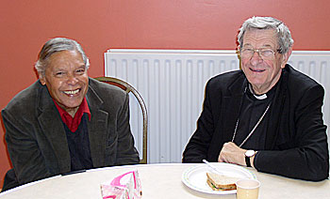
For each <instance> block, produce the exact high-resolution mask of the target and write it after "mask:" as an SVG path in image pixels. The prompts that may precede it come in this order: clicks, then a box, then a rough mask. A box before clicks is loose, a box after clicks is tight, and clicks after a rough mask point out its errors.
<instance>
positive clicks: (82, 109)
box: [53, 97, 91, 132]
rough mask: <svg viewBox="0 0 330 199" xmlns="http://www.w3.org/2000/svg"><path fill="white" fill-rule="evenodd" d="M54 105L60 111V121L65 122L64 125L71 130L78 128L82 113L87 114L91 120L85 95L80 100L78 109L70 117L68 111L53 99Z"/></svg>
mask: <svg viewBox="0 0 330 199" xmlns="http://www.w3.org/2000/svg"><path fill="white" fill-rule="evenodd" d="M53 101H54V103H55V106H56V108H57V110H58V112H59V113H60V116H61V119H62V121H63V122H64V123H65V124H66V126H67V127H68V128H69V129H70V130H71V131H72V132H75V131H76V130H77V129H78V126H79V124H80V122H81V118H82V116H83V115H84V113H87V114H88V118H89V120H91V112H90V110H89V106H88V103H87V100H86V97H84V99H83V101H82V102H81V104H80V106H79V108H78V111H77V112H76V114H75V115H74V117H72V116H71V115H70V114H69V113H67V112H66V111H65V110H64V109H63V108H62V107H60V106H59V105H58V104H57V102H56V101H55V100H54V99H53Z"/></svg>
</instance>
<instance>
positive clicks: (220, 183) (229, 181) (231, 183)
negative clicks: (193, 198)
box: [206, 172, 239, 191]
mask: <svg viewBox="0 0 330 199" xmlns="http://www.w3.org/2000/svg"><path fill="white" fill-rule="evenodd" d="M206 176H207V180H206V182H207V184H208V185H209V186H210V187H211V188H212V189H213V190H214V191H229V190H236V184H235V183H236V182H237V181H238V180H239V178H235V177H230V176H225V175H219V174H216V173H210V172H206Z"/></svg>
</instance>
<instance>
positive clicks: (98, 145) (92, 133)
mask: <svg viewBox="0 0 330 199" xmlns="http://www.w3.org/2000/svg"><path fill="white" fill-rule="evenodd" d="M86 98H87V102H88V105H89V109H90V111H91V120H90V121H88V134H89V142H90V150H91V157H92V161H93V166H94V167H101V166H104V165H105V151H106V146H107V143H106V141H107V125H108V124H107V122H108V113H107V112H106V111H103V110H101V106H102V104H103V100H102V99H101V98H100V97H99V96H98V95H97V93H96V92H95V90H94V89H93V87H91V86H89V88H88V93H87V96H86Z"/></svg>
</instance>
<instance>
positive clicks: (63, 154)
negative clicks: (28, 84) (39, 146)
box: [37, 86, 71, 173]
mask: <svg viewBox="0 0 330 199" xmlns="http://www.w3.org/2000/svg"><path fill="white" fill-rule="evenodd" d="M39 94H40V97H39V98H38V102H37V103H38V104H39V106H38V107H39V112H40V113H39V114H38V115H39V116H38V120H39V124H40V126H41V129H42V132H43V133H44V135H45V136H46V138H47V140H48V142H49V143H50V145H51V147H52V149H53V151H54V153H55V156H56V159H57V160H56V161H54V164H55V163H56V162H57V163H58V168H59V172H61V173H64V172H69V171H70V170H71V159H70V152H69V149H68V147H67V146H68V142H67V138H66V134H65V130H64V127H63V123H62V120H61V118H60V116H59V115H58V113H57V110H56V107H55V106H54V102H53V100H52V98H51V97H50V95H49V93H48V90H47V88H46V87H45V86H42V87H41V88H40V89H39Z"/></svg>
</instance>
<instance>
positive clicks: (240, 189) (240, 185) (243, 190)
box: [236, 179, 260, 199]
mask: <svg viewBox="0 0 330 199" xmlns="http://www.w3.org/2000/svg"><path fill="white" fill-rule="evenodd" d="M259 187H260V182H259V181H258V180H255V179H241V180H238V181H237V182H236V188H237V199H258V195H259Z"/></svg>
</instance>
